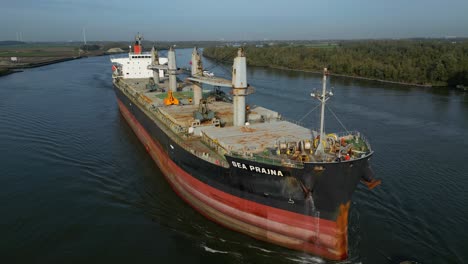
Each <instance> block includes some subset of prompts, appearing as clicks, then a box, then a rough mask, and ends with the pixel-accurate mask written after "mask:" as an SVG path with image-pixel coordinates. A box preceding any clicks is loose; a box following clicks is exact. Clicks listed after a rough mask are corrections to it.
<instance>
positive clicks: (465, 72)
mask: <svg viewBox="0 0 468 264" xmlns="http://www.w3.org/2000/svg"><path fill="white" fill-rule="evenodd" d="M236 50H237V48H234V47H210V48H205V49H204V52H203V55H204V56H206V57H209V58H213V59H216V60H225V61H231V60H232V59H233V58H234V56H235V55H236V54H237V52H236ZM245 51H246V56H247V63H248V64H249V65H252V66H266V67H283V68H288V69H295V70H310V71H321V70H322V69H323V68H324V67H328V68H329V70H331V72H332V73H335V74H342V75H349V76H356V77H365V78H372V79H378V80H385V81H393V82H402V83H411V84H420V85H434V86H447V85H448V86H456V85H465V86H466V85H468V41H466V40H464V41H463V40H461V41H456V42H451V41H446V40H379V41H377V40H376V41H347V42H342V43H339V45H336V46H332V47H327V48H323V47H306V46H294V47H293V46H280V45H276V46H267V47H255V46H247V47H245Z"/></svg>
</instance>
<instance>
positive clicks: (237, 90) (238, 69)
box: [232, 48, 247, 126]
mask: <svg viewBox="0 0 468 264" xmlns="http://www.w3.org/2000/svg"><path fill="white" fill-rule="evenodd" d="M246 95H247V61H246V58H245V53H244V49H243V48H239V50H238V51H237V57H236V58H235V59H234V64H233V65H232V101H233V108H234V109H233V112H234V116H233V123H234V126H244V125H245V96H246Z"/></svg>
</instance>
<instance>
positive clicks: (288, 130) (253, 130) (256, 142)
mask: <svg viewBox="0 0 468 264" xmlns="http://www.w3.org/2000/svg"><path fill="white" fill-rule="evenodd" d="M202 131H203V133H204V134H205V135H206V136H207V137H209V138H210V139H211V140H214V141H217V142H218V144H219V145H221V147H223V148H224V149H226V150H229V151H234V152H246V153H261V152H263V151H265V150H266V149H267V148H274V146H275V145H276V144H277V142H278V140H282V141H288V142H291V141H292V142H293V141H300V140H303V139H305V138H312V136H313V135H312V132H311V130H310V129H307V128H305V127H301V126H299V125H296V124H294V123H291V122H288V121H283V120H281V121H272V122H265V123H255V124H252V125H249V126H242V127H234V126H231V127H224V128H218V127H206V128H203V130H202Z"/></svg>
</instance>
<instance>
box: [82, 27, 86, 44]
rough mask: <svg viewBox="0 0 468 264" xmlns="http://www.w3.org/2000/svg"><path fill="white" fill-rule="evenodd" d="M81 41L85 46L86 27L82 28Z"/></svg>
mask: <svg viewBox="0 0 468 264" xmlns="http://www.w3.org/2000/svg"><path fill="white" fill-rule="evenodd" d="M83 43H84V45H85V46H86V28H83Z"/></svg>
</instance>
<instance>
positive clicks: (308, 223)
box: [118, 100, 349, 260]
mask: <svg viewBox="0 0 468 264" xmlns="http://www.w3.org/2000/svg"><path fill="white" fill-rule="evenodd" d="M118 103H119V108H120V111H121V113H122V115H123V116H124V118H125V120H126V121H127V122H128V124H129V125H130V126H131V128H132V129H133V131H134V132H135V134H136V135H137V136H138V138H139V139H140V141H141V142H142V143H143V144H144V146H145V148H146V150H147V151H148V152H149V154H150V155H151V157H152V158H153V160H154V161H155V162H156V164H157V165H158V167H159V168H160V169H161V171H162V172H163V174H164V176H165V178H166V179H167V181H168V182H169V184H170V185H171V187H172V188H173V189H174V191H175V192H176V193H177V194H178V195H179V196H180V197H181V198H182V199H183V200H185V201H186V202H187V203H188V204H190V205H191V206H192V207H193V208H194V209H196V210H197V211H198V212H200V213H201V214H202V215H204V216H205V217H206V218H208V219H210V220H212V221H214V222H216V223H218V224H220V225H223V226H225V227H227V228H229V229H232V230H235V231H238V232H241V233H244V234H247V235H249V236H252V237H254V238H256V239H259V240H263V241H267V242H270V243H274V244H277V245H280V246H284V247H287V248H291V249H294V250H298V251H304V252H308V253H312V254H314V255H318V256H322V257H324V258H327V259H332V260H342V259H346V258H347V244H348V243H347V224H348V210H349V203H347V204H346V205H341V206H340V208H339V212H338V217H337V220H336V222H334V221H329V220H325V219H320V218H316V217H311V216H306V215H301V214H297V213H294V212H289V211H286V210H281V209H277V208H274V207H270V206H266V205H263V204H259V203H256V202H252V201H249V200H245V199H242V198H239V197H237V196H234V195H231V194H228V193H225V192H222V191H220V190H218V189H216V188H213V187H211V186H209V185H207V184H205V183H203V182H201V181H199V180H198V179H196V178H194V177H193V176H191V175H190V174H189V173H187V172H186V171H184V170H182V169H181V168H180V167H179V166H177V164H175V163H174V162H173V161H172V160H171V159H170V158H169V157H168V155H167V153H166V152H165V151H164V149H163V147H162V146H161V145H160V143H159V142H156V141H154V140H153V139H152V137H151V136H150V135H149V134H148V133H147V131H146V130H145V129H144V127H143V126H142V125H141V124H140V123H139V122H138V120H137V119H136V118H135V117H134V116H133V115H132V114H131V113H130V112H129V111H128V109H127V108H126V106H125V105H123V104H122V102H121V101H120V100H118Z"/></svg>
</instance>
